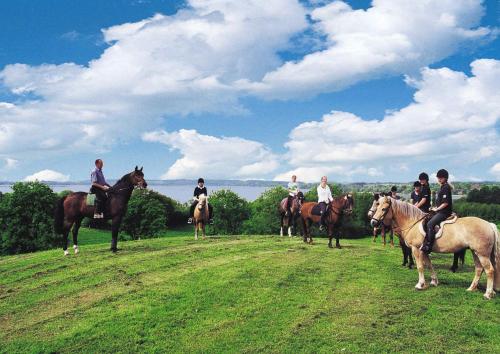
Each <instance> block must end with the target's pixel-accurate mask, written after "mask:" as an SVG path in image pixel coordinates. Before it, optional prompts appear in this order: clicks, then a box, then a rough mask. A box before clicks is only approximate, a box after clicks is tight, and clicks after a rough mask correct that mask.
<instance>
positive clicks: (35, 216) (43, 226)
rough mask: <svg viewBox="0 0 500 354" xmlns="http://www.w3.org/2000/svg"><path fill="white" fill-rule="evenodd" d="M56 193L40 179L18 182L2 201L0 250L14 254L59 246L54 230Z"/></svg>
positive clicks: (0, 210) (0, 251) (59, 241)
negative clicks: (39, 180) (38, 180)
mask: <svg viewBox="0 0 500 354" xmlns="http://www.w3.org/2000/svg"><path fill="white" fill-rule="evenodd" d="M56 200H57V195H56V194H55V193H54V192H53V191H52V189H50V187H49V186H47V185H46V184H43V183H40V182H18V183H16V184H14V185H13V186H12V193H6V194H4V195H3V198H2V200H1V202H0V253H1V254H15V253H22V252H33V251H37V250H44V249H48V248H52V247H56V246H58V245H60V244H61V240H60V239H59V238H58V237H57V236H56V235H55V234H54V232H53V224H54V206H55V202H56Z"/></svg>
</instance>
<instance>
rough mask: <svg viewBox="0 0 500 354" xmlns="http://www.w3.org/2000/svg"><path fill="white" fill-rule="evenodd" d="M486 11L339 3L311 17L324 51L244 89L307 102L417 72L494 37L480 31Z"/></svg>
mask: <svg viewBox="0 0 500 354" xmlns="http://www.w3.org/2000/svg"><path fill="white" fill-rule="evenodd" d="M483 12H484V8H483V7H482V5H481V0H461V1H457V0H439V1H399V0H396V1H394V0H374V1H373V2H372V6H371V7H370V8H368V9H366V10H364V9H359V10H354V9H352V8H351V7H350V6H349V5H348V4H347V3H346V2H343V1H333V2H330V3H329V4H327V5H325V6H321V7H317V8H315V9H313V11H312V12H311V14H310V16H311V19H312V21H314V24H313V29H314V30H315V31H316V33H317V34H318V35H320V36H323V37H325V38H326V40H325V48H324V49H322V50H318V51H315V52H313V53H310V54H307V55H306V56H304V58H302V59H300V60H297V61H290V62H286V63H284V64H283V65H282V66H280V67H279V68H277V69H276V70H273V71H271V72H268V73H267V74H266V75H265V76H264V77H263V79H262V80H260V81H254V82H252V81H250V80H241V81H240V83H239V84H240V86H241V87H243V88H246V89H248V90H250V91H251V92H254V93H255V94H257V95H261V96H262V97H264V98H267V99H269V98H279V99H287V98H291V97H293V98H303V97H304V96H311V95H315V94H318V93H321V92H332V91H337V90H340V89H342V88H345V87H347V86H349V85H352V84H354V83H356V82H359V81H362V80H367V79H373V78H376V77H381V76H383V75H400V74H407V73H411V72H414V71H416V70H418V69H420V68H421V67H424V66H427V65H429V64H430V63H433V62H436V61H439V60H441V59H443V58H445V57H447V56H449V55H450V54H452V53H454V52H455V51H457V49H458V48H459V47H460V46H462V45H465V44H471V43H477V42H480V41H482V40H487V39H488V38H493V37H494V36H495V35H496V31H495V30H491V29H488V28H484V27H478V25H479V23H480V19H481V17H482V15H483Z"/></svg>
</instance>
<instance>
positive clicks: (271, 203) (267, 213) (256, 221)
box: [244, 186, 288, 235]
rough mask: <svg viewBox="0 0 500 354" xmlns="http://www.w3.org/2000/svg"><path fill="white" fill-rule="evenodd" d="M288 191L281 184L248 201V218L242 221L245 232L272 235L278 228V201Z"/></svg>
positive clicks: (284, 196)
mask: <svg viewBox="0 0 500 354" xmlns="http://www.w3.org/2000/svg"><path fill="white" fill-rule="evenodd" d="M287 195H288V192H287V190H286V189H285V188H283V187H282V186H277V187H274V188H271V189H268V190H266V191H265V192H264V193H262V194H261V195H260V196H259V197H258V198H257V199H256V200H254V201H253V202H251V203H250V218H249V219H248V220H247V221H245V223H244V233H245V234H257V235H273V234H276V233H278V232H279V229H280V214H279V211H278V206H279V203H280V202H281V201H282V200H283V198H286V197H287Z"/></svg>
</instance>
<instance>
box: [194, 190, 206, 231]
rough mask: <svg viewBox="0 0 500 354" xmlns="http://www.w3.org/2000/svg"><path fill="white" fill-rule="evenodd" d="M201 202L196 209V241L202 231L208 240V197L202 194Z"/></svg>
mask: <svg viewBox="0 0 500 354" xmlns="http://www.w3.org/2000/svg"><path fill="white" fill-rule="evenodd" d="M198 199H199V201H198V204H196V208H195V209H194V217H193V225H194V239H195V240H197V239H198V232H199V230H201V232H202V236H203V239H205V238H206V234H205V225H206V224H207V223H208V217H209V211H208V197H207V196H206V195H205V194H200V196H199V197H198Z"/></svg>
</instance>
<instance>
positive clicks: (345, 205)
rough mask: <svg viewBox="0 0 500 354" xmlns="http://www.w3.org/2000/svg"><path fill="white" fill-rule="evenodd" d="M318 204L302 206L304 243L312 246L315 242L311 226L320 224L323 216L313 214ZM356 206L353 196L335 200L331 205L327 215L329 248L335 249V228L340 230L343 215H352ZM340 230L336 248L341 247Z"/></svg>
mask: <svg viewBox="0 0 500 354" xmlns="http://www.w3.org/2000/svg"><path fill="white" fill-rule="evenodd" d="M317 205H318V203H313V202H307V203H304V204H302V208H301V211H300V215H301V217H302V228H303V231H304V242H309V243H310V244H312V242H313V240H312V237H311V230H310V227H311V224H312V223H313V222H316V223H320V222H321V216H320V215H314V214H313V208H314V207H315V206H317ZM353 206H354V200H353V198H352V195H350V194H346V195H344V196H340V197H336V198H333V201H332V202H331V203H330V204H329V206H328V209H327V211H326V213H327V215H326V217H325V221H326V225H327V233H328V247H330V248H333V246H332V239H333V231H334V227H337V228H339V226H340V223H341V221H342V216H343V215H350V214H351V213H352V208H353ZM339 238H340V230H337V233H336V237H335V241H336V242H335V247H337V248H342V247H340V242H339Z"/></svg>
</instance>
